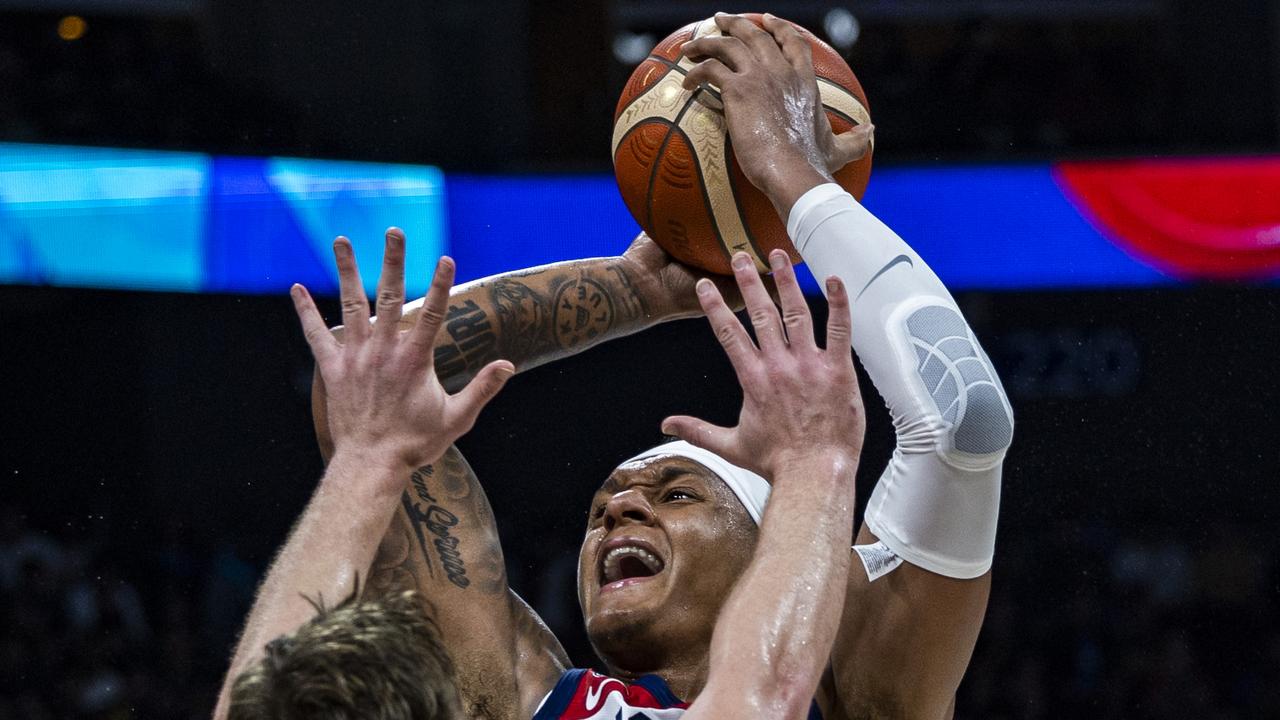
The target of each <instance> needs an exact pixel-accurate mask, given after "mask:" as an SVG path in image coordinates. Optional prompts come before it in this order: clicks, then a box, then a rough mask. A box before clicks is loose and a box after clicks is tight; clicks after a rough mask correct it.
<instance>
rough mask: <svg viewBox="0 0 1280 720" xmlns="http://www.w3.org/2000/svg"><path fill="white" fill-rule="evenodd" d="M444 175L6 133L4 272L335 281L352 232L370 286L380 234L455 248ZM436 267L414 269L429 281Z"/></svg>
mask: <svg viewBox="0 0 1280 720" xmlns="http://www.w3.org/2000/svg"><path fill="white" fill-rule="evenodd" d="M443 187H444V181H443V176H442V175H441V173H440V171H439V170H438V169H436V168H432V167H425V166H411V165H379V164H370V163H351V162H334V161H321V160H295V159H285V158H236V157H209V156H206V155H195V154H183V153H168V152H151V151H134V150H111V149H101V148H73V147H51V146H39V145H5V144H0V282H8V283H30V284H53V285H74V286H91V287H108V288H132V289H142V290H179V291H191V292H280V291H283V290H284V289H286V288H288V286H289V285H290V284H292V283H293V282H302V283H305V284H306V285H308V287H311V288H312V289H314V290H315V291H316V292H320V293H328V292H334V291H335V290H336V289H337V276H336V273H335V271H334V270H333V261H332V252H331V250H330V247H331V244H332V242H333V237H334V236H335V235H337V234H346V235H348V236H350V237H351V239H352V242H353V244H354V245H355V248H356V257H357V261H358V262H359V263H360V265H361V266H362V267H364V268H366V269H368V268H373V269H375V270H374V271H373V272H366V273H365V274H366V275H367V276H368V277H366V283H367V284H368V287H369V288H370V290H372V289H373V287H374V285H375V283H376V279H377V272H376V268H377V267H378V264H379V261H380V258H381V254H382V233H383V230H385V229H386V228H387V227H388V226H390V225H399V226H400V227H403V228H404V229H405V232H406V234H407V235H408V237H409V245H408V259H407V261H408V263H409V266H410V267H416V268H429V267H430V265H431V263H432V262H433V261H434V260H435V258H437V257H438V256H439V255H440V254H441V253H442V252H443V251H444V242H445V238H444V228H445V222H444V210H445V208H444V197H443ZM425 273H426V271H425V270H424V271H423V272H420V273H417V274H415V275H414V276H413V277H412V278H410V282H409V286H410V291H411V292H415V293H416V292H425V290H426V282H427V280H426V275H425Z"/></svg>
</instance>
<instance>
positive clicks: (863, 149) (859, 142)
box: [827, 123, 876, 172]
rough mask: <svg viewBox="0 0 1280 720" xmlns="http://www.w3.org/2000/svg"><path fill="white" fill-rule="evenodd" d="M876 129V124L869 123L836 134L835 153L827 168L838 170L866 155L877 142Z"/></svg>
mask: <svg viewBox="0 0 1280 720" xmlns="http://www.w3.org/2000/svg"><path fill="white" fill-rule="evenodd" d="M875 131H876V126H875V125H872V124H871V123H867V124H866V125H855V126H853V127H852V128H850V129H848V130H846V131H844V132H842V133H840V134H839V135H835V136H834V137H835V141H834V143H833V146H834V153H833V154H832V158H831V163H830V166H829V167H828V168H827V170H828V171H830V172H836V171H837V170H840V169H841V168H843V167H844V166H845V165H848V164H849V163H851V162H854V161H855V160H861V159H862V158H864V157H866V155H867V153H868V152H870V151H871V147H872V145H873V144H874V143H875Z"/></svg>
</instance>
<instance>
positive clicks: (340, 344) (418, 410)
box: [215, 233, 515, 718]
mask: <svg viewBox="0 0 1280 720" xmlns="http://www.w3.org/2000/svg"><path fill="white" fill-rule="evenodd" d="M334 254H335V256H336V260H337V265H338V275H339V278H340V285H341V291H342V300H343V303H342V304H343V315H344V318H345V319H346V320H347V322H348V323H349V324H350V328H351V329H350V332H348V333H347V334H346V336H345V338H344V339H343V340H342V341H339V340H338V339H336V338H334V337H333V336H332V335H331V334H330V333H329V331H328V329H327V328H326V327H325V325H324V321H323V320H322V319H321V318H320V313H319V312H318V311H317V310H316V307H315V304H314V303H313V302H312V301H311V297H310V295H309V294H308V293H307V291H306V289H305V288H303V287H302V286H301V285H295V286H293V288H292V289H291V291H290V293H291V295H292V296H293V300H294V305H295V307H296V309H297V312H298V317H299V319H300V320H301V322H302V328H303V331H304V333H305V335H306V339H307V343H308V345H310V346H311V351H312V354H313V355H314V356H315V360H316V368H317V371H318V372H319V373H320V374H321V375H322V376H323V377H325V378H327V379H328V380H329V389H328V394H327V399H328V411H329V415H328V429H329V430H330V431H331V433H332V437H333V442H334V445H335V452H334V455H333V459H332V462H330V463H329V467H328V469H327V471H326V472H325V475H324V478H323V479H322V480H321V481H320V484H319V486H318V487H317V488H316V491H315V493H314V495H313V497H312V499H311V502H310V503H309V504H308V505H307V508H306V510H305V511H304V512H303V514H302V517H301V518H300V519H299V520H298V523H297V525H296V526H295V527H294V529H293V531H292V533H290V536H289V539H288V541H287V542H286V543H285V546H284V548H283V549H282V550H281V551H280V554H279V555H277V556H276V558H275V561H274V562H273V563H272V566H271V569H270V571H269V572H268V573H267V577H266V579H265V580H264V581H263V583H262V585H261V587H260V588H259V590H258V596H257V598H256V599H255V601H254V604H253V609H252V610H251V611H250V613H249V618H248V620H247V621H246V623H245V630H244V633H243V634H242V635H241V638H240V642H239V644H238V646H237V648H236V652H235V656H234V657H233V658H232V661H231V666H230V670H229V672H228V673H227V678H226V681H225V682H224V683H223V687H222V691H221V692H220V693H219V699H218V706H217V708H216V709H215V717H217V718H223V717H227V716H228V715H230V716H231V717H233V718H235V717H247V716H250V715H252V716H254V717H256V716H257V713H255V712H253V710H252V707H253V706H254V704H255V702H257V701H258V700H261V694H260V693H255V692H254V691H253V690H252V688H253V686H254V682H253V680H252V677H250V678H249V679H248V680H246V682H245V683H237V680H236V679H237V678H238V677H239V676H240V675H241V674H242V673H243V672H244V671H245V670H246V669H247V668H250V667H252V666H254V665H255V664H257V663H259V662H260V658H262V657H263V655H264V650H265V648H266V647H267V646H268V643H269V642H273V641H274V639H275V638H277V637H280V636H282V635H289V634H291V633H293V632H294V631H295V630H296V629H297V628H298V627H300V626H301V625H302V624H303V623H305V622H306V621H307V620H308V619H309V618H311V617H312V616H313V614H314V611H315V607H314V606H312V604H311V601H310V600H309V599H308V598H315V599H316V600H317V602H318V603H323V602H324V601H326V600H327V601H328V602H330V603H332V602H334V601H336V600H338V599H340V598H342V597H344V596H347V595H349V594H350V593H351V592H352V590H353V588H354V586H355V585H356V584H357V583H358V580H357V578H359V577H360V576H361V575H366V576H367V575H368V574H369V568H370V566H371V563H372V561H373V559H374V557H375V554H376V549H377V548H378V546H379V539H380V538H383V537H384V536H385V534H386V532H387V527H388V525H389V523H390V522H391V518H392V514H393V512H395V509H396V506H397V500H398V499H399V498H400V497H401V487H402V486H403V483H404V478H405V476H406V475H408V474H409V473H410V472H411V471H412V470H413V468H419V467H424V465H425V464H426V463H428V462H431V461H432V460H433V459H434V458H438V457H440V456H441V455H442V454H443V453H444V452H445V450H446V449H447V448H448V447H449V445H450V444H451V443H452V442H453V441H454V440H456V439H457V438H458V437H460V436H461V435H462V434H463V433H465V432H467V430H469V429H470V428H471V426H472V425H473V424H474V423H475V420H476V416H477V415H478V414H479V413H480V410H481V408H483V407H484V405H485V404H486V403H487V402H488V401H489V400H490V399H492V398H493V396H494V395H496V394H497V392H498V390H500V389H501V388H502V385H503V383H505V382H506V379H507V378H509V377H511V375H512V374H513V373H514V372H515V368H514V367H513V366H512V365H511V363H508V362H505V361H497V362H494V363H491V364H489V365H488V366H486V367H485V368H483V369H481V370H480V372H479V373H477V376H476V379H475V381H474V382H473V383H472V384H470V385H469V386H467V387H466V388H464V389H463V390H461V391H460V392H459V393H458V394H456V395H449V394H448V393H446V392H445V390H444V388H443V387H441V385H440V383H439V382H437V380H436V376H435V373H434V372H433V370H432V358H433V353H432V348H433V341H434V339H435V337H436V336H437V335H438V334H439V330H440V321H441V320H442V318H443V317H444V315H445V308H446V307H447V305H448V301H449V289H450V287H451V286H452V284H453V263H452V261H451V260H449V259H448V258H441V260H440V262H439V264H438V265H437V268H436V273H435V277H433V278H432V281H431V290H430V292H429V293H428V295H427V298H426V301H425V304H424V309H423V312H421V313H420V314H419V321H418V322H416V323H415V324H414V325H413V326H412V327H411V328H410V329H409V330H408V331H406V332H404V333H398V332H397V331H396V326H395V323H396V321H397V320H398V319H399V317H400V314H401V304H402V303H403V302H404V237H403V236H402V235H400V234H398V233H388V234H387V245H386V250H385V255H384V260H383V268H382V275H381V277H380V279H379V282H378V316H379V317H380V318H381V319H382V322H381V323H378V324H374V325H370V324H369V323H368V317H369V305H368V300H367V299H366V298H365V297H364V290H363V288H362V286H361V283H360V276H359V273H358V272H357V271H356V266H355V259H354V255H353V253H352V251H351V245H350V243H349V242H348V241H347V240H346V239H345V238H339V239H338V240H337V241H335V242H334ZM415 478H416V476H415ZM424 498H430V495H429V494H427V493H425V492H424ZM434 510H435V508H434V507H433V508H431V509H430V510H428V511H427V512H426V518H427V520H428V522H429V523H430V524H431V526H432V528H433V530H434V529H435V528H436V527H439V528H440V529H439V530H438V531H437V534H438V535H440V537H441V538H442V539H443V540H444V541H445V542H443V543H442V544H440V545H439V547H440V549H441V552H442V557H445V568H446V573H447V574H448V575H449V576H450V577H451V578H452V579H454V581H455V582H461V578H462V572H463V571H462V568H461V563H460V561H456V562H453V563H452V564H450V562H449V560H450V557H449V556H447V555H446V554H444V553H445V551H447V550H449V549H450V548H449V545H448V542H447V541H448V537H449V536H448V520H447V519H446V518H444V517H443V516H439V514H438V513H433V512H432V511H434ZM455 522H456V521H455ZM453 559H455V560H456V553H455V554H454V556H453ZM455 576H456V577H455ZM288 647H290V645H289V643H284V644H277V645H274V650H272V651H269V653H270V654H271V656H272V657H274V658H279V657H280V655H281V653H287V652H288V649H287V648H288ZM233 687H234V688H236V690H237V691H239V692H233ZM264 692H267V693H268V694H272V695H275V693H273V692H272V691H270V690H266V691H264ZM305 694H306V693H303V695H305ZM315 700H316V699H315V698H314V697H310V698H306V697H293V698H291V699H290V698H283V697H279V696H275V697H272V698H271V701H272V702H286V703H297V706H295V707H294V708H293V709H294V710H297V709H298V706H304V707H305V706H307V705H308V704H309V703H314V702H315ZM310 706H311V707H313V708H314V707H315V705H310Z"/></svg>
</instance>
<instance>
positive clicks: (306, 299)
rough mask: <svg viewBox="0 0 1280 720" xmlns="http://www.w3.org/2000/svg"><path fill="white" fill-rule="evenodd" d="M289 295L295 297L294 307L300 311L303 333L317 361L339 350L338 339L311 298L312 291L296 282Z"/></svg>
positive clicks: (299, 319)
mask: <svg viewBox="0 0 1280 720" xmlns="http://www.w3.org/2000/svg"><path fill="white" fill-rule="evenodd" d="M289 297H291V298H293V309H294V312H296V313H298V321H299V322H300V323H302V335H303V336H304V337H305V338H306V339H307V344H308V345H310V346H311V354H312V355H315V358H316V362H320V361H322V359H323V358H325V357H327V356H328V355H329V354H330V353H332V352H334V351H335V350H337V348H338V340H337V338H335V337H334V336H333V333H331V332H329V328H327V327H325V324H324V318H322V317H320V311H319V310H317V309H316V303H315V301H314V300H312V299H311V293H309V292H307V289H306V288H304V287H302V286H301V285H298V284H296V283H295V284H294V286H293V287H291V288H289Z"/></svg>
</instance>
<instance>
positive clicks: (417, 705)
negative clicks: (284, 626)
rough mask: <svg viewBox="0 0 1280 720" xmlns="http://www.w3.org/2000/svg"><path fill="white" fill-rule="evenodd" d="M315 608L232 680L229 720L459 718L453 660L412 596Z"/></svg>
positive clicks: (460, 711)
mask: <svg viewBox="0 0 1280 720" xmlns="http://www.w3.org/2000/svg"><path fill="white" fill-rule="evenodd" d="M317 610H318V614H317V615H316V617H315V618H314V619H312V620H311V621H310V622H308V623H307V624H306V625H303V626H302V627H301V628H299V629H298V631H297V632H295V633H294V634H293V635H286V636H283V637H280V638H278V639H276V640H273V641H272V642H271V643H270V644H268V645H267V648H266V653H265V655H264V657H263V658H262V659H261V660H259V661H258V662H257V663H255V664H254V665H252V666H251V667H249V668H248V669H247V670H245V671H244V672H243V673H241V674H240V676H239V677H238V678H236V682H235V685H234V686H233V687H232V690H231V707H230V712H229V713H228V718H229V720H295V719H296V720H302V719H303V718H317V717H324V718H332V719H333V720H347V719H349V720H356V719H357V718H368V717H373V716H376V717H379V718H387V719H388V720H391V719H397V720H398V719H400V718H403V719H404V720H411V719H412V720H423V719H429V720H454V719H455V718H461V717H462V710H461V704H460V700H459V698H458V690H457V686H456V685H455V681H454V672H453V662H452V661H451V660H450V659H449V655H448V653H446V652H445V650H444V647H443V646H442V645H441V644H440V634H439V632H438V631H437V629H436V625H435V622H434V621H433V620H432V619H431V616H430V614H429V613H428V612H427V608H426V607H425V604H424V603H423V602H422V599H421V598H420V597H419V596H418V595H417V593H414V592H404V593H399V594H394V595H388V596H386V597H383V598H379V599H376V600H368V601H363V602H357V601H356V599H355V595H354V594H352V596H351V597H350V598H348V599H347V600H346V601H345V602H343V603H342V604H341V605H339V606H338V607H336V608H334V609H333V610H328V611H326V610H324V609H323V608H320V607H317Z"/></svg>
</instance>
